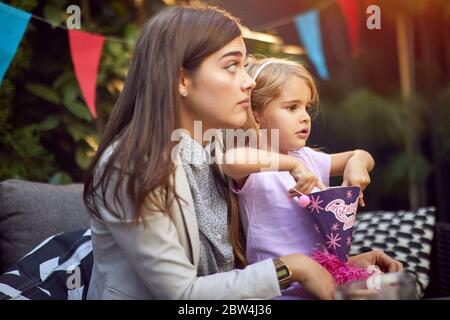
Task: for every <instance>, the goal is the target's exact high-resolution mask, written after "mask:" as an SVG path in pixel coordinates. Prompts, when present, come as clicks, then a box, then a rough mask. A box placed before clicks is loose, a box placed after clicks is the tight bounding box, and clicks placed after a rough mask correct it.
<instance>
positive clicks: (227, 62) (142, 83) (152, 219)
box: [84, 7, 399, 299]
mask: <svg viewBox="0 0 450 320" xmlns="http://www.w3.org/2000/svg"><path fill="white" fill-rule="evenodd" d="M245 57H246V48H245V45H244V42H243V39H242V36H241V32H240V28H239V24H238V23H237V21H236V19H235V18H233V17H231V16H230V15H229V14H227V13H226V12H223V11H220V10H218V9H214V8H192V7H170V8H167V9H165V10H163V11H161V12H160V13H159V14H157V15H155V16H154V17H153V18H152V19H151V20H150V21H149V22H148V23H147V25H146V26H145V28H144V30H143V32H142V34H141V36H140V38H139V39H138V41H137V44H136V48H135V52H134V57H133V61H132V63H131V67H130V69H129V72H128V77H127V80H126V82H125V86H124V89H123V92H122V93H121V95H120V97H119V100H118V102H117V104H116V106H115V108H114V110H113V112H112V114H111V116H110V119H109V122H108V124H107V127H106V129H105V132H104V138H103V141H102V143H101V144H100V146H99V149H98V151H97V154H96V156H95V157H94V159H93V161H92V164H91V166H90V168H89V169H88V171H87V175H86V180H85V189H84V199H85V202H86V204H87V206H88V208H89V210H90V211H91V213H92V216H91V229H92V242H93V251H94V267H93V271H92V277H91V282H90V287H89V292H88V298H90V299H117V298H118V299H248V298H260V299H271V298H274V297H276V296H279V295H280V283H282V284H284V283H285V282H286V281H299V282H300V283H301V284H302V285H303V286H304V287H305V288H306V289H307V290H309V291H310V292H311V293H312V294H314V295H315V296H317V297H319V298H324V299H331V298H333V295H334V288H335V284H334V282H333V280H332V278H331V275H330V274H329V273H328V272H327V271H326V270H325V269H323V268H322V267H321V266H320V265H319V264H317V263H315V262H314V261H313V260H311V259H310V258H308V257H306V256H304V255H301V254H293V255H289V256H285V257H280V259H277V260H276V261H275V263H274V261H272V260H271V259H267V260H264V261H261V262H258V263H255V264H253V265H250V266H247V267H245V268H244V269H235V268H236V265H238V266H240V267H244V266H245V258H244V254H243V252H244V251H243V247H242V245H241V244H240V233H239V228H240V226H239V216H238V212H237V206H236V200H235V198H234V197H233V195H232V194H231V191H230V190H229V189H228V185H227V181H226V179H225V178H224V176H223V175H222V174H221V172H220V170H219V168H218V167H217V165H207V163H206V162H205V161H204V159H203V157H202V156H201V155H202V154H203V151H204V149H203V147H204V146H205V145H206V144H205V143H204V142H203V141H202V139H201V138H200V139H197V140H198V141H195V140H193V139H192V138H191V137H194V121H195V120H199V121H201V123H202V129H203V130H208V129H212V128H238V127H242V126H243V125H244V123H245V121H246V111H247V108H248V105H249V103H248V101H249V100H248V99H249V94H250V90H251V89H252V87H253V86H254V81H253V80H252V79H251V78H250V77H249V76H248V75H247V73H246V72H245V69H244V64H245ZM178 128H183V129H185V130H186V132H187V134H182V135H181V137H180V144H179V148H180V150H179V152H178V153H175V155H176V157H175V158H176V159H175V161H172V160H171V154H172V150H173V147H174V146H175V143H174V142H173V141H171V139H170V138H171V134H172V133H173V132H174V130H176V129H178ZM189 159H191V160H192V159H193V160H194V161H188V160H189ZM380 258H381V260H380V263H379V264H380V265H381V266H382V267H383V266H389V267H390V268H391V269H392V270H393V269H397V268H399V266H398V265H397V263H396V262H395V261H393V260H392V259H390V258H388V257H387V256H385V255H383V254H381V253H372V254H369V255H364V256H360V257H358V258H355V260H358V261H359V263H360V265H364V264H372V263H373V262H375V260H374V259H380ZM288 269H289V270H288ZM286 270H287V271H288V272H287V273H286V274H289V272H291V273H292V275H291V276H287V277H284V276H283V274H282V271H286ZM277 271H278V273H277Z"/></svg>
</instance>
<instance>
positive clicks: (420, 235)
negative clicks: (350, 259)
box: [350, 208, 435, 297]
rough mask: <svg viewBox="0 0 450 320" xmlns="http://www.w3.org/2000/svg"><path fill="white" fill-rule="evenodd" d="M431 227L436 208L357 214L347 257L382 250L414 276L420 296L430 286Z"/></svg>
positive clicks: (432, 231)
mask: <svg viewBox="0 0 450 320" xmlns="http://www.w3.org/2000/svg"><path fill="white" fill-rule="evenodd" d="M434 225H435V208H422V209H419V210H418V211H416V212H410V211H396V212H387V211H380V212H363V213H359V214H357V215H356V223H355V227H354V228H355V229H354V233H353V242H352V247H351V249H350V254H351V255H355V254H359V253H363V252H367V251H370V250H375V249H381V250H383V251H384V252H385V253H387V254H388V255H389V256H391V257H392V258H394V259H396V260H398V261H400V262H402V263H403V266H404V268H405V271H406V272H409V273H412V274H413V275H414V276H415V277H416V279H417V295H418V296H419V297H422V296H423V293H424V290H425V289H426V287H427V286H428V283H429V271H430V259H431V246H432V240H433V235H434Z"/></svg>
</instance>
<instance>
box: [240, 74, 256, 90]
mask: <svg viewBox="0 0 450 320" xmlns="http://www.w3.org/2000/svg"><path fill="white" fill-rule="evenodd" d="M243 74H244V79H242V85H241V88H242V89H243V90H252V89H253V88H254V87H255V86H256V82H255V80H253V78H252V77H251V76H250V75H249V74H248V73H247V72H245V70H244V72H243Z"/></svg>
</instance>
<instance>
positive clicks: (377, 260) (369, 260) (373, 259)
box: [348, 250, 403, 272]
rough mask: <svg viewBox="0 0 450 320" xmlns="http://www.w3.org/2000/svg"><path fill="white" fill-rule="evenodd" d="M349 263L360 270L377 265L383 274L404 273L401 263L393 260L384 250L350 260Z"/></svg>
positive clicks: (359, 255) (363, 254)
mask: <svg viewBox="0 0 450 320" xmlns="http://www.w3.org/2000/svg"><path fill="white" fill-rule="evenodd" d="M348 261H349V262H350V263H352V264H354V265H355V266H357V267H360V268H367V267H368V266H371V265H376V266H378V267H379V268H380V270H381V271H382V272H402V271H403V265H402V264H401V262H399V261H397V260H395V259H392V258H391V257H389V256H388V255H387V254H386V253H384V252H383V251H382V250H373V251H369V252H366V253H362V254H358V255H357V256H353V257H350V258H348Z"/></svg>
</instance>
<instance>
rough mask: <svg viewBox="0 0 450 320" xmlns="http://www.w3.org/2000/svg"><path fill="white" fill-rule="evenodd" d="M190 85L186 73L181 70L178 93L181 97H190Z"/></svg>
mask: <svg viewBox="0 0 450 320" xmlns="http://www.w3.org/2000/svg"><path fill="white" fill-rule="evenodd" d="M188 83H189V79H188V78H187V76H186V72H185V71H184V69H183V68H182V69H181V70H180V79H179V82H178V92H179V93H180V95H181V96H182V97H187V95H188Z"/></svg>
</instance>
